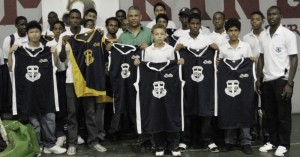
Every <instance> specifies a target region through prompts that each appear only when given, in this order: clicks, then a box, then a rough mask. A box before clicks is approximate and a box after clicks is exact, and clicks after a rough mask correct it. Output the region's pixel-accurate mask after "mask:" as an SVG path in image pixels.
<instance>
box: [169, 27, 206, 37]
mask: <svg viewBox="0 0 300 157" xmlns="http://www.w3.org/2000/svg"><path fill="white" fill-rule="evenodd" d="M199 32H200V34H203V35H209V34H210V30H209V29H208V28H206V27H204V26H201V28H200V29H199ZM189 33H190V29H186V30H183V29H182V28H179V29H177V30H176V31H175V32H174V35H175V36H177V37H181V36H184V35H188V34H189Z"/></svg>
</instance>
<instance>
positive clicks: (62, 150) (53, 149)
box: [44, 145, 67, 154]
mask: <svg viewBox="0 0 300 157" xmlns="http://www.w3.org/2000/svg"><path fill="white" fill-rule="evenodd" d="M66 151H67V150H66V149H65V148H61V147H59V146H57V145H55V146H53V147H51V148H46V147H44V153H46V154H51V153H54V154H63V153H65V152H66Z"/></svg>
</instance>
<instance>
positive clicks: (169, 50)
mask: <svg viewBox="0 0 300 157" xmlns="http://www.w3.org/2000/svg"><path fill="white" fill-rule="evenodd" d="M174 59H175V55H174V48H173V47H172V46H170V45H169V44H167V43H165V46H164V47H162V48H157V47H154V43H153V44H152V45H150V46H149V47H147V48H146V49H145V55H144V61H149V62H166V61H167V60H174Z"/></svg>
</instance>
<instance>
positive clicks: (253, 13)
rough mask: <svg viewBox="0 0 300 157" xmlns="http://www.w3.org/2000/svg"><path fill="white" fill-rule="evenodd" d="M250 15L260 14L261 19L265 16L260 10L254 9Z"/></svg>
mask: <svg viewBox="0 0 300 157" xmlns="http://www.w3.org/2000/svg"><path fill="white" fill-rule="evenodd" d="M252 15H259V16H261V18H262V19H265V16H264V14H263V13H262V12H261V11H254V12H252V13H251V16H252Z"/></svg>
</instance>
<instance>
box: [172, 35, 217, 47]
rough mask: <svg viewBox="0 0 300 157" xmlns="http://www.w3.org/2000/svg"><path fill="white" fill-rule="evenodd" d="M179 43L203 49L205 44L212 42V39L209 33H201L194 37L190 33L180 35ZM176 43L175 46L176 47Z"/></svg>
mask: <svg viewBox="0 0 300 157" xmlns="http://www.w3.org/2000/svg"><path fill="white" fill-rule="evenodd" d="M177 44H183V45H184V46H185V47H189V48H192V49H202V48H204V47H205V46H208V45H210V44H212V41H211V39H210V38H209V37H208V36H207V35H203V34H200V33H199V35H198V36H197V37H196V38H195V39H194V38H192V37H191V36H190V35H189V34H187V35H184V36H182V37H180V38H179V39H178V40H177V42H176V45H177ZM176 45H175V46H174V47H176Z"/></svg>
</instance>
